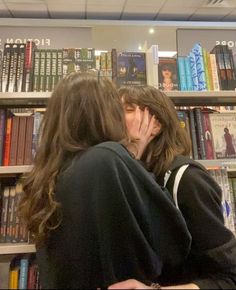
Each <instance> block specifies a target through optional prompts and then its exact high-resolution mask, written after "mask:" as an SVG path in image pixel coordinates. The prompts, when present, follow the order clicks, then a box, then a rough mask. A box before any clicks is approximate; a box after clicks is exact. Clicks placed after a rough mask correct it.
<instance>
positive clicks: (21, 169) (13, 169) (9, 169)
mask: <svg viewBox="0 0 236 290" xmlns="http://www.w3.org/2000/svg"><path fill="white" fill-rule="evenodd" d="M32 168H33V166H32V165H22V166H0V174H15V173H25V172H30V171H31V170H32Z"/></svg>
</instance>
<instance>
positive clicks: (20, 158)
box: [16, 116, 26, 165]
mask: <svg viewBox="0 0 236 290" xmlns="http://www.w3.org/2000/svg"><path fill="white" fill-rule="evenodd" d="M25 133H26V116H21V117H20V122H19V137H18V146H17V157H16V164H17V165H23V164H24V149H25Z"/></svg>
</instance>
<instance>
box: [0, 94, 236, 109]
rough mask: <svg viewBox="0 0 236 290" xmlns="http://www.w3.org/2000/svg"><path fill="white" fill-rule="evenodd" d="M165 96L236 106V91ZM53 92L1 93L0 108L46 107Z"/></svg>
mask: <svg viewBox="0 0 236 290" xmlns="http://www.w3.org/2000/svg"><path fill="white" fill-rule="evenodd" d="M165 94H166V95H167V96H168V97H170V98H171V99H172V101H173V102H174V103H175V105H177V106H178V105H188V106H192V105H206V104H207V105H209V106H214V105H222V106H223V105H228V106H229V105H236V91H219V92H216V91H205V92H188V91H169V92H165ZM50 96H51V92H27V93H26V92H17V93H0V106H5V107H8V106H11V107H12V106H14V107H22V106H25V107H30V106H33V107H38V106H40V107H44V106H45V105H46V104H47V101H48V99H49V98H50Z"/></svg>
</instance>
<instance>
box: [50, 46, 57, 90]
mask: <svg viewBox="0 0 236 290" xmlns="http://www.w3.org/2000/svg"><path fill="white" fill-rule="evenodd" d="M51 75H52V81H51V83H52V86H51V90H52V91H53V90H54V88H55V86H56V84H57V81H58V76H57V50H56V49H53V50H52V69H51Z"/></svg>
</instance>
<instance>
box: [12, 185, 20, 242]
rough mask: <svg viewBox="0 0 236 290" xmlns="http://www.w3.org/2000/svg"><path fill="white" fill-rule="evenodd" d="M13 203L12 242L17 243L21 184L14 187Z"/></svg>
mask: <svg viewBox="0 0 236 290" xmlns="http://www.w3.org/2000/svg"><path fill="white" fill-rule="evenodd" d="M15 191H16V195H15V203H14V216H13V225H14V226H13V228H12V242H13V243H17V242H19V226H20V217H19V213H18V207H19V203H20V200H21V195H22V184H20V183H17V184H16V186H15Z"/></svg>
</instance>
